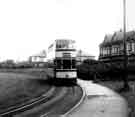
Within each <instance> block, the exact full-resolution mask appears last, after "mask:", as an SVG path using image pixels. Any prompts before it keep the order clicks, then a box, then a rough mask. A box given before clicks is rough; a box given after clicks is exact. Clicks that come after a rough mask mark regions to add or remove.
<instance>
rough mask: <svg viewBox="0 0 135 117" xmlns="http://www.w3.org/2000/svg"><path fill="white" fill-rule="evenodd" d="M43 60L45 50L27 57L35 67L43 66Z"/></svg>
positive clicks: (44, 60) (44, 58) (44, 59)
mask: <svg viewBox="0 0 135 117" xmlns="http://www.w3.org/2000/svg"><path fill="white" fill-rule="evenodd" d="M45 62H46V51H45V50H43V51H41V52H40V53H38V54H35V55H32V56H30V57H29V63H31V64H33V66H35V67H38V66H44V63H45Z"/></svg>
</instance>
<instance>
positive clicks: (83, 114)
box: [67, 80, 128, 117]
mask: <svg viewBox="0 0 135 117" xmlns="http://www.w3.org/2000/svg"><path fill="white" fill-rule="evenodd" d="M78 84H80V86H81V87H82V88H83V89H84V90H85V92H86V97H85V99H84V100H83V102H82V103H81V104H80V105H79V107H78V108H76V109H75V110H74V111H72V112H71V113H70V114H68V115H67V117H128V105H127V102H126V100H125V99H124V98H123V97H121V96H120V95H119V94H117V93H116V92H114V91H112V90H111V89H109V88H107V87H104V86H101V85H98V84H96V83H92V82H91V81H82V80H78Z"/></svg>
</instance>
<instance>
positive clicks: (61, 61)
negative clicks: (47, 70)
mask: <svg viewBox="0 0 135 117" xmlns="http://www.w3.org/2000/svg"><path fill="white" fill-rule="evenodd" d="M49 49H50V50H51V51H52V54H50V55H49V56H51V57H52V58H53V59H52V60H51V61H53V62H54V79H55V81H58V82H62V83H64V82H65V83H66V82H72V83H75V82H76V79H77V70H76V48H75V41H74V40H71V39H70V40H69V39H57V40H55V42H54V43H53V44H52V45H51V46H50V47H49ZM51 57H50V58H51Z"/></svg>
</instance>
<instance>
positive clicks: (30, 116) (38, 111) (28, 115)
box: [15, 87, 68, 117]
mask: <svg viewBox="0 0 135 117" xmlns="http://www.w3.org/2000/svg"><path fill="white" fill-rule="evenodd" d="M67 91H68V90H67V88H65V87H56V90H55V92H54V93H53V97H51V99H50V100H48V101H47V102H45V103H42V104H40V105H39V106H36V107H35V108H33V109H31V110H27V111H25V112H23V113H20V114H18V115H16V116H15V117H40V116H41V115H44V114H46V113H50V112H52V111H53V107H54V106H55V104H56V103H57V102H59V101H60V100H62V99H63V97H65V96H66V94H67ZM57 107H58V105H57Z"/></svg>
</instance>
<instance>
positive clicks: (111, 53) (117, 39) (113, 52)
mask: <svg viewBox="0 0 135 117" xmlns="http://www.w3.org/2000/svg"><path fill="white" fill-rule="evenodd" d="M126 47H127V50H126V52H127V56H128V63H135V31H129V32H126ZM99 48H100V54H99V60H100V61H102V62H106V63H110V62H112V63H113V62H114V63H122V62H123V59H124V56H123V55H124V51H123V50H124V45H123V32H122V31H121V30H120V31H118V32H115V33H114V34H108V35H106V36H105V37H104V40H103V42H102V43H101V44H100V45H99Z"/></svg>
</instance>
